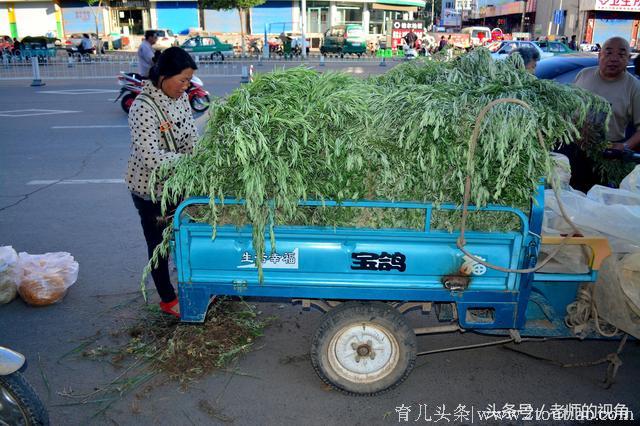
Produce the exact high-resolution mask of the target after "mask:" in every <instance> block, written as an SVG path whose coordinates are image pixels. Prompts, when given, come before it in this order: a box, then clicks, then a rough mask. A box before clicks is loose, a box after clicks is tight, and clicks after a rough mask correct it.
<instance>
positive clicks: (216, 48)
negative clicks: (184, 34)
mask: <svg viewBox="0 0 640 426" xmlns="http://www.w3.org/2000/svg"><path fill="white" fill-rule="evenodd" d="M181 47H182V48H183V49H184V50H186V51H187V52H189V53H193V54H194V55H196V56H209V57H210V58H211V60H220V61H224V58H226V57H230V56H233V45H232V44H230V43H223V42H221V41H220V39H219V38H218V37H216V36H210V37H209V36H207V37H201V36H197V37H191V38H190V39H188V40H187V41H185V42H184V43H182V46H181Z"/></svg>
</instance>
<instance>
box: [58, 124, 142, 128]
mask: <svg viewBox="0 0 640 426" xmlns="http://www.w3.org/2000/svg"><path fill="white" fill-rule="evenodd" d="M125 127H129V125H127V124H100V125H94V126H52V127H51V128H52V129H120V128H125Z"/></svg>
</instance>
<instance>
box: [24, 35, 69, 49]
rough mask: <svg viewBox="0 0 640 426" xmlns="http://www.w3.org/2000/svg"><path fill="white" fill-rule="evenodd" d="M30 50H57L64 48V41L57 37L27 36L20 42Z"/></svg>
mask: <svg viewBox="0 0 640 426" xmlns="http://www.w3.org/2000/svg"><path fill="white" fill-rule="evenodd" d="M20 43H22V44H23V45H24V46H25V47H26V48H28V49H56V48H58V47H62V40H60V39H59V38H55V37H45V36H26V37H24V38H23V39H22V40H20Z"/></svg>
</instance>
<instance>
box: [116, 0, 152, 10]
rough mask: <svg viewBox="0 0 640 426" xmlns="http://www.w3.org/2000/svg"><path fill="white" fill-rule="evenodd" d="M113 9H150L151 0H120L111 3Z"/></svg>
mask: <svg viewBox="0 0 640 426" xmlns="http://www.w3.org/2000/svg"><path fill="white" fill-rule="evenodd" d="M110 6H111V7H112V8H118V9H148V8H149V0H120V1H112V2H111V3H110Z"/></svg>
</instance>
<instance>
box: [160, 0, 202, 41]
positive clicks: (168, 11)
mask: <svg viewBox="0 0 640 426" xmlns="http://www.w3.org/2000/svg"><path fill="white" fill-rule="evenodd" d="M156 14H157V17H158V28H159V29H170V30H171V31H173V32H174V34H189V28H198V27H199V26H200V25H199V24H198V3H197V2H186V1H162V2H157V3H156Z"/></svg>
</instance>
